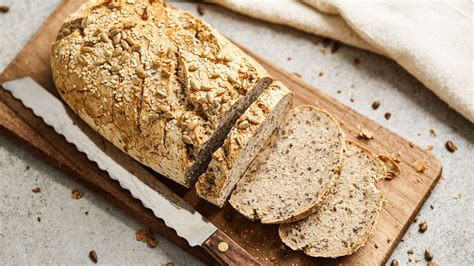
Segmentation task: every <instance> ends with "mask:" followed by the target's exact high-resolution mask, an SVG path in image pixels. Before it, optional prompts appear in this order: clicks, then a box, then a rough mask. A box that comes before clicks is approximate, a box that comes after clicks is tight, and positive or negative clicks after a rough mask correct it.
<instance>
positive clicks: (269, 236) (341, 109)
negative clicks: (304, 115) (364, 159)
mask: <svg viewBox="0 0 474 266" xmlns="http://www.w3.org/2000/svg"><path fill="white" fill-rule="evenodd" d="M80 3H81V1H76V0H65V1H64V2H63V3H61V4H60V5H59V7H58V8H57V10H56V11H55V12H54V13H53V14H52V15H51V16H50V18H49V19H48V20H47V21H46V22H45V24H44V25H43V26H42V27H41V28H40V29H39V31H38V32H37V33H36V34H35V36H34V37H33V38H32V40H31V41H30V42H29V43H28V44H27V45H26V46H25V47H24V49H23V50H22V51H21V52H20V54H18V55H17V57H16V58H15V59H14V61H13V62H12V63H11V64H10V65H9V66H8V68H7V69H6V70H5V72H4V73H3V74H2V75H1V76H0V83H3V82H5V81H9V80H13V79H17V78H21V77H25V76H31V77H32V78H33V79H34V80H36V81H37V82H38V83H39V84H40V85H42V86H43V87H44V88H46V89H47V90H49V91H50V92H52V93H53V94H54V95H56V96H57V95H58V94H57V93H56V91H55V88H54V85H53V82H52V80H51V73H50V65H49V57H50V53H51V43H52V41H53V40H54V39H55V37H56V34H57V31H58V29H59V27H60V25H61V23H62V21H63V20H64V19H65V18H66V17H67V16H68V15H69V14H70V13H71V12H73V11H74V10H75V9H77V7H78V6H79V5H80ZM244 50H245V49H244ZM247 52H248V53H249V54H251V55H252V56H254V57H255V58H256V59H257V61H259V62H260V63H261V64H262V65H263V66H264V67H265V68H266V69H267V70H268V71H269V72H270V73H271V74H272V75H273V76H274V77H275V79H278V80H281V81H282V82H283V83H285V84H286V85H288V87H289V88H291V89H292V90H293V91H294V92H295V95H296V97H295V100H296V103H295V104H296V105H298V104H303V103H306V104H313V105H315V106H317V107H319V108H323V109H326V110H328V111H329V112H330V113H331V114H333V116H334V117H335V118H336V119H338V120H339V121H340V123H341V127H342V128H343V130H344V131H345V133H346V136H347V138H348V139H350V140H353V141H355V142H358V143H360V144H362V145H364V146H366V147H367V148H369V149H370V150H371V151H373V152H374V153H376V154H383V155H387V156H391V155H393V154H397V153H399V154H400V158H401V161H400V163H399V167H400V168H401V174H400V175H399V176H397V177H396V178H394V179H393V180H390V181H380V182H379V184H378V187H379V188H380V189H381V190H382V192H383V193H384V196H385V198H386V200H387V202H386V204H384V206H383V209H382V212H381V215H380V218H379V221H378V223H377V225H376V229H375V231H374V235H373V236H372V237H371V238H370V239H369V241H368V242H367V244H366V245H365V246H364V247H362V248H361V249H360V250H359V251H358V252H357V253H355V254H353V255H351V256H347V257H342V258H339V259H316V258H311V257H308V256H306V255H304V254H303V253H302V252H299V251H292V250H289V249H288V248H285V246H284V245H283V243H282V242H281V241H280V239H279V238H278V233H277V229H278V227H277V226H275V225H262V224H260V223H258V222H250V221H248V220H247V219H245V218H244V217H243V216H241V215H239V214H238V213H237V212H235V211H234V210H233V209H232V207H230V206H229V204H226V206H225V207H224V208H223V209H219V208H217V207H215V206H213V205H211V204H209V203H207V202H206V201H204V200H201V199H199V198H198V197H197V196H196V194H195V192H194V191H193V190H189V191H188V190H186V189H184V188H182V187H180V186H179V185H177V184H175V183H173V182H171V181H169V180H167V179H166V178H164V177H162V176H159V175H157V179H158V180H160V181H162V182H163V183H165V184H167V185H168V186H170V187H171V188H172V189H173V190H174V191H175V192H176V193H177V194H178V195H179V196H181V197H183V198H184V199H185V200H186V201H188V202H189V203H191V204H192V205H193V206H194V207H195V208H196V209H197V210H198V211H199V212H200V213H201V214H202V215H203V216H205V217H207V218H208V219H209V220H210V221H212V222H213V223H214V224H215V225H216V226H217V227H218V228H219V229H220V230H221V231H223V232H225V234H226V235H227V236H229V237H230V238H231V239H232V240H233V241H234V242H235V243H236V244H237V245H239V246H240V247H242V248H243V249H245V250H246V252H248V253H250V254H251V255H252V256H253V257H254V258H255V259H256V260H258V261H259V262H260V263H262V264H291V263H296V264H341V263H342V264H363V265H377V264H382V263H384V262H385V261H386V260H387V258H388V257H389V256H390V254H391V252H392V251H393V249H394V248H395V247H396V246H397V244H398V242H399V241H400V239H401V238H402V236H403V234H404V232H405V231H406V229H407V228H408V226H409V224H410V223H411V222H412V220H413V218H414V217H415V215H416V214H417V213H418V211H419V209H420V208H421V206H422V204H423V202H424V201H425V200H426V198H427V197H428V195H429V194H430V191H431V190H432V189H433V187H434V186H435V185H436V183H437V181H438V180H439V177H440V175H441V164H440V163H439V161H438V160H437V159H436V158H435V157H434V156H433V155H432V154H431V153H430V152H428V151H426V150H423V149H421V148H419V147H417V146H416V145H413V144H411V143H410V142H408V141H407V140H405V139H403V138H401V137H400V136H398V135H396V134H394V133H392V132H390V131H389V130H387V129H386V128H384V127H382V126H381V125H379V124H377V123H375V122H373V121H371V120H369V119H368V118H366V117H364V116H362V115H360V114H358V113H357V112H355V111H353V110H352V109H350V108H348V107H347V106H344V105H343V104H341V103H339V102H338V101H336V100H335V99H333V98H331V97H329V96H328V95H326V94H324V93H322V92H321V91H319V90H317V89H316V88H314V87H312V86H311V85H309V84H307V83H305V82H304V81H302V80H301V79H299V78H298V77H296V76H294V75H292V74H290V73H288V72H287V71H285V70H283V69H281V68H279V67H277V66H275V65H273V64H271V63H269V62H268V61H265V60H264V59H262V58H259V57H258V56H256V55H254V54H252V52H250V51H247ZM358 126H360V127H361V128H364V129H365V130H368V131H370V132H371V133H373V135H374V136H375V138H374V139H372V140H363V141H362V140H359V139H357V138H356V136H357V132H358V129H357V127H358ZM0 129H1V132H2V134H8V135H9V136H11V137H12V138H14V139H15V140H18V141H19V143H21V144H23V145H24V146H25V147H27V148H28V149H29V150H31V151H32V152H34V153H35V154H36V155H37V156H38V157H40V158H42V159H44V160H46V161H47V162H49V163H51V164H52V165H54V166H56V167H58V168H59V169H61V170H63V171H65V172H66V173H67V174H68V175H69V176H71V177H73V178H75V179H77V180H79V181H80V182H82V183H83V184H85V185H86V186H88V187H90V188H92V189H93V190H95V191H97V195H98V196H102V197H104V198H105V199H106V200H108V201H110V202H111V203H113V204H115V205H116V206H118V207H119V208H120V209H122V210H123V211H124V212H126V213H128V214H129V215H131V216H132V217H135V218H136V219H137V220H138V221H140V222H142V223H143V224H145V225H146V226H148V227H149V228H150V229H151V230H153V231H155V232H157V233H160V234H162V235H163V236H164V237H166V238H168V239H169V240H171V241H172V242H173V243H175V244H176V245H178V246H180V247H182V248H183V249H185V250H186V251H188V252H189V253H191V254H193V255H194V256H196V257H198V258H200V259H201V260H203V261H204V262H206V263H209V264H215V263H216V261H215V260H214V259H213V257H212V256H210V255H208V253H207V252H205V251H204V249H203V248H201V247H189V246H188V245H187V242H186V241H185V240H184V239H181V238H180V237H178V236H177V235H176V233H175V232H174V230H172V229H170V228H167V227H166V226H165V225H164V224H163V222H162V221H161V220H160V219H158V218H156V217H154V216H153V214H152V212H151V211H149V210H147V209H145V208H144V207H143V206H142V205H141V203H140V202H139V201H138V200H136V199H134V198H132V197H131V195H130V193H128V191H126V190H124V189H122V188H121V187H120V186H119V185H118V183H117V182H115V181H113V180H112V179H110V178H108V176H107V174H106V173H104V172H102V171H101V170H99V169H98V167H97V166H96V165H95V164H94V163H92V162H90V161H88V160H87V158H86V157H85V155H84V154H81V153H80V152H78V151H77V150H76V149H75V147H74V146H73V145H71V144H69V143H67V142H66V141H65V139H64V138H63V137H62V136H60V135H58V134H56V133H55V132H54V130H53V129H52V128H50V127H48V126H47V125H45V124H44V123H43V122H42V120H41V119H39V118H37V117H35V116H34V115H33V114H32V112H31V111H30V110H28V109H26V108H25V107H23V106H22V104H21V103H20V102H18V101H16V100H14V99H13V98H12V97H11V95H10V94H9V93H7V92H6V91H5V90H3V89H0ZM417 160H422V162H423V164H424V166H425V168H426V169H425V171H424V172H423V173H420V172H417V171H416V170H415V169H414V167H413V166H412V165H413V163H414V162H415V161H417ZM376 246H377V247H376Z"/></svg>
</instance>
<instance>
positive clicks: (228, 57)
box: [224, 55, 234, 62]
mask: <svg viewBox="0 0 474 266" xmlns="http://www.w3.org/2000/svg"><path fill="white" fill-rule="evenodd" d="M224 61H226V62H232V61H234V58H233V57H232V56H230V55H226V56H224Z"/></svg>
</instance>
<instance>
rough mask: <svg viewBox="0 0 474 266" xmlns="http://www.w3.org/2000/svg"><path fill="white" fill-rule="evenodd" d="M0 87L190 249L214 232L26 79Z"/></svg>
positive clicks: (57, 101)
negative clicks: (52, 129)
mask: <svg viewBox="0 0 474 266" xmlns="http://www.w3.org/2000/svg"><path fill="white" fill-rule="evenodd" d="M2 86H3V87H4V88H5V89H6V90H8V91H10V92H11V94H12V95H13V97H14V98H16V99H18V100H20V101H21V102H22V103H23V105H24V106H26V107H28V108H29V109H31V110H32V111H33V113H34V114H35V115H36V116H38V117H40V118H42V119H43V121H44V122H45V123H46V124H48V125H49V126H51V127H53V128H54V130H55V131H56V132H57V133H59V134H60V135H63V136H64V137H65V138H66V140H67V141H68V142H69V143H72V144H74V145H75V146H76V148H77V149H78V150H79V151H80V152H83V153H85V154H86V156H87V157H88V159H89V160H91V161H93V162H95V163H97V165H98V167H99V168H100V169H102V170H104V171H106V172H107V173H108V174H109V176H110V177H111V178H112V179H114V180H116V181H118V182H119V184H120V186H121V187H122V188H124V189H127V190H128V191H130V193H131V194H132V196H133V197H134V198H136V199H138V200H140V201H141V202H142V204H143V205H144V206H145V207H146V208H148V209H151V210H152V211H153V214H154V215H155V216H156V217H158V218H160V219H162V220H163V221H164V222H165V224H166V225H167V226H168V227H170V228H173V229H174V230H175V231H176V233H177V234H178V235H179V236H181V237H183V238H184V239H186V240H187V241H188V243H189V245H190V246H197V245H202V244H203V243H204V242H205V241H206V240H208V239H209V237H210V236H211V235H212V234H213V233H215V232H216V230H217V228H216V227H215V226H214V225H213V224H212V223H211V222H209V221H208V220H207V219H206V218H204V217H203V216H201V214H199V213H198V212H197V211H196V210H194V209H193V207H192V206H191V205H190V204H188V203H187V202H186V201H184V200H183V199H181V198H180V197H178V196H177V195H176V194H174V192H173V191H171V190H170V189H169V188H168V187H167V186H165V185H164V184H163V183H161V182H160V181H159V180H158V179H157V178H156V177H154V176H153V175H152V174H151V173H149V172H148V171H147V170H146V169H145V168H144V167H143V166H141V165H140V164H139V163H138V162H136V161H135V160H133V159H132V158H131V157H129V156H128V155H127V154H125V153H123V152H122V151H121V150H119V149H118V148H116V147H115V146H113V145H112V144H111V143H110V142H108V141H106V140H105V139H104V138H103V137H102V136H100V135H99V134H98V133H96V132H95V131H94V130H93V129H92V128H90V127H89V126H88V125H86V124H85V123H84V122H83V121H82V120H81V119H80V118H79V117H78V116H76V115H75V114H73V113H72V112H71V111H70V110H69V109H68V107H67V106H66V105H65V104H64V103H63V102H62V101H60V100H59V99H58V98H56V97H55V96H53V95H52V94H51V93H49V92H48V91H47V90H46V89H44V88H43V87H41V85H39V84H38V83H36V82H35V81H34V80H33V79H31V78H29V77H26V78H22V79H19V80H14V81H10V82H7V83H4V84H2Z"/></svg>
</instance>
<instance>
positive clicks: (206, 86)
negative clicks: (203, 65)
mask: <svg viewBox="0 0 474 266" xmlns="http://www.w3.org/2000/svg"><path fill="white" fill-rule="evenodd" d="M201 90H202V91H210V90H212V86H211V85H210V84H209V83H202V84H201ZM208 95H210V94H208Z"/></svg>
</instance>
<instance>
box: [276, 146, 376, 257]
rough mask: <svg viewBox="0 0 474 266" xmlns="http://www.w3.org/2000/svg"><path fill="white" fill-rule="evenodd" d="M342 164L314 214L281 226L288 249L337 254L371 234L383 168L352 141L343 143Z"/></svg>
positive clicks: (317, 254)
mask: <svg viewBox="0 0 474 266" xmlns="http://www.w3.org/2000/svg"><path fill="white" fill-rule="evenodd" d="M343 165H344V167H343V169H342V173H341V176H340V178H338V179H337V180H336V185H335V187H334V188H333V189H332V191H331V193H330V194H329V195H328V198H327V201H326V202H325V203H324V204H323V205H321V207H320V208H319V209H318V210H317V211H316V212H315V213H314V214H312V215H311V216H309V217H307V218H306V219H304V220H301V221H298V222H295V223H291V224H284V225H280V228H279V235H280V238H281V239H282V240H283V242H284V243H285V244H286V245H287V246H289V247H290V248H292V249H294V250H303V252H304V253H306V254H307V255H310V256H313V257H340V256H345V255H350V254H352V253H353V252H355V251H356V250H357V249H359V248H360V247H362V246H363V245H364V244H365V242H366V241H367V239H368V238H369V236H370V235H371V233H372V230H373V229H374V227H375V222H376V220H377V217H378V215H379V212H380V209H381V207H382V202H383V197H382V194H381V193H380V191H378V190H377V188H376V187H375V180H376V179H378V178H379V177H381V176H383V175H384V173H385V168H384V166H383V165H382V163H381V162H380V160H379V159H378V158H377V157H375V156H373V155H372V154H371V153H370V152H369V151H368V150H366V149H365V148H363V147H361V146H359V145H357V144H355V143H352V142H348V143H347V145H346V150H345V152H344V159H343Z"/></svg>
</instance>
